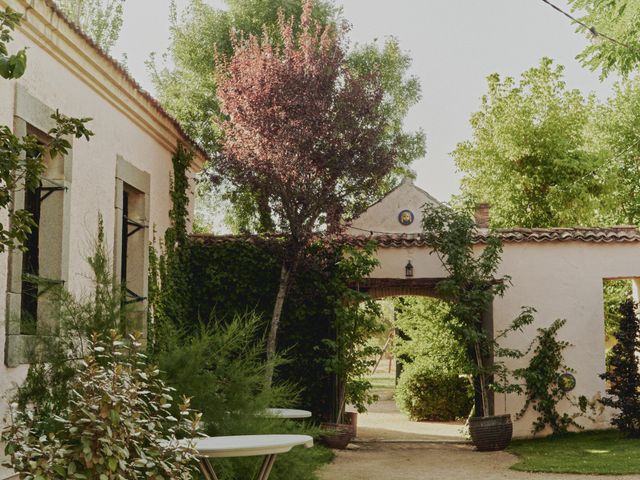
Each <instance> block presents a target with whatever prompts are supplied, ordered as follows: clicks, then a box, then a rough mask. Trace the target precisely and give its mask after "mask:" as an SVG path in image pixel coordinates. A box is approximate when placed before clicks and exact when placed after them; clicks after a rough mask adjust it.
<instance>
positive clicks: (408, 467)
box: [319, 442, 640, 480]
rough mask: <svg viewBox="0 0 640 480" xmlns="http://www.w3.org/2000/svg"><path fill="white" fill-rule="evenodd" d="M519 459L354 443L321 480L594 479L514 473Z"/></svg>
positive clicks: (457, 448) (458, 449)
mask: <svg viewBox="0 0 640 480" xmlns="http://www.w3.org/2000/svg"><path fill="white" fill-rule="evenodd" d="M515 462H516V457H514V456H513V455H511V454H509V453H506V452H488V453H481V452H476V451H474V450H473V447H471V446H470V445H464V444H453V443H449V444H442V443H424V442H422V443H416V442H413V443H409V442H406V443H396V442H394V443H388V442H387V443H385V442H370V443H356V444H352V445H351V446H350V447H349V448H348V449H347V450H344V451H339V452H337V455H336V459H335V461H334V462H333V463H331V464H330V465H326V466H325V467H323V468H322V469H321V471H320V472H319V478H320V480H338V479H349V480H467V479H470V480H471V479H482V480H504V479H509V480H583V479H590V480H593V479H594V476H593V475H559V474H547V473H527V472H516V471H514V470H510V469H509V467H510V466H511V465H513V464H514V463H515ZM597 479H598V480H631V479H634V480H638V479H640V475H629V476H601V475H598V476H597Z"/></svg>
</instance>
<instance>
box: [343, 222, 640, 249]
mask: <svg viewBox="0 0 640 480" xmlns="http://www.w3.org/2000/svg"><path fill="white" fill-rule="evenodd" d="M495 233H496V234H497V235H498V236H499V237H500V238H501V239H502V241H503V242H504V243H524V242H535V243H542V242H588V243H613V242H640V230H638V229H637V228H636V227H635V226H621V227H611V228H509V229H499V230H496V231H495ZM488 236H489V231H488V230H486V229H481V230H479V231H478V235H477V236H476V243H485V242H486V240H487V238H488ZM351 238H352V239H353V241H354V242H355V243H357V244H363V243H364V242H365V241H367V240H375V241H376V242H378V245H379V246H380V247H383V248H399V247H422V246H426V244H427V242H426V241H425V239H424V237H423V236H422V235H420V234H373V235H356V236H352V237H351Z"/></svg>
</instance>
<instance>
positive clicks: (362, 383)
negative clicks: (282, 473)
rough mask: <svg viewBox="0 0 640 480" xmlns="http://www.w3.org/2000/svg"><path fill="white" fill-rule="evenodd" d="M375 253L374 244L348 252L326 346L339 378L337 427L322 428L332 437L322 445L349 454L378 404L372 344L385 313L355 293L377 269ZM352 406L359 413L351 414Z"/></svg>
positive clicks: (332, 370) (342, 263)
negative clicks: (362, 418) (363, 416)
mask: <svg viewBox="0 0 640 480" xmlns="http://www.w3.org/2000/svg"><path fill="white" fill-rule="evenodd" d="M374 249H375V245H374V244H373V243H372V244H370V245H367V246H366V247H365V248H364V249H356V248H354V247H352V246H348V245H347V246H344V247H343V248H342V255H341V258H340V260H339V261H338V263H337V268H338V269H339V272H338V275H336V276H335V278H336V280H335V281H336V282H337V283H336V285H335V287H336V291H337V292H338V293H339V295H340V297H341V298H342V302H340V303H339V305H338V307H336V311H335V318H334V332H335V338H334V339H331V340H325V343H326V344H327V346H328V347H329V349H330V350H331V351H332V352H333V355H331V356H330V357H329V358H328V359H327V360H326V369H327V371H328V372H330V373H332V374H333V375H334V377H335V382H336V388H335V391H336V399H335V400H336V401H335V405H336V409H335V410H336V411H335V416H334V421H333V422H327V423H323V424H322V426H323V427H324V428H325V430H326V431H327V433H326V435H324V437H323V440H324V442H325V443H326V444H327V445H329V446H331V447H332V448H346V446H347V445H348V443H349V441H350V440H351V439H352V438H354V437H355V435H356V427H357V413H364V412H366V410H367V406H368V405H370V404H371V403H373V402H374V401H376V400H377V397H376V396H375V395H372V394H371V386H372V385H371V382H370V381H369V380H368V379H367V376H368V374H369V370H370V367H372V366H373V364H374V363H375V360H373V358H375V357H376V356H377V355H379V354H380V349H379V348H378V347H375V346H372V345H368V343H367V342H368V340H369V338H371V336H372V335H373V334H374V333H377V332H378V331H380V330H381V329H383V326H382V324H381V323H380V322H379V317H380V307H379V305H378V304H377V303H376V302H375V301H374V300H373V299H371V297H369V296H368V295H367V294H366V293H364V292H362V291H360V290H358V289H354V288H352V286H353V285H354V284H357V282H358V281H360V280H361V279H362V278H364V277H366V276H367V275H368V274H369V273H370V272H371V271H372V270H373V268H374V267H375V266H376V260H375V258H374V257H373V252H374ZM347 405H351V406H353V407H354V408H355V410H356V411H357V412H346V406H347Z"/></svg>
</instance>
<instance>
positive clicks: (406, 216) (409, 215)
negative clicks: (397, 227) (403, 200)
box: [398, 210, 415, 226]
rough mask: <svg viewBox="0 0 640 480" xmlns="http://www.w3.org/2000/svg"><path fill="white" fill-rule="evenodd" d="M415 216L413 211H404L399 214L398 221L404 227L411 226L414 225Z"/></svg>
mask: <svg viewBox="0 0 640 480" xmlns="http://www.w3.org/2000/svg"><path fill="white" fill-rule="evenodd" d="M414 218H415V217H414V215H413V212H412V211H411V210H402V211H401V212H400V213H399V214H398V221H399V222H400V223H401V224H402V225H405V226H406V225H411V224H412V223H413V220H414Z"/></svg>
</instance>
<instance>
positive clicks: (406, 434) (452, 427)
mask: <svg viewBox="0 0 640 480" xmlns="http://www.w3.org/2000/svg"><path fill="white" fill-rule="evenodd" d="M393 392H394V391H393V389H392V388H384V387H383V388H380V387H378V388H374V389H373V393H375V394H377V395H378V396H379V400H378V401H377V402H376V403H374V404H373V405H371V406H370V407H369V411H368V412H367V413H366V414H361V415H359V416H358V417H359V418H358V441H366V442H372V441H374V442H375V441H388V442H399V441H431V442H463V441H464V436H463V434H462V429H463V422H446V423H445V422H412V421H410V420H409V418H408V417H407V416H406V415H405V414H403V413H402V412H400V410H399V409H398V407H397V406H396V402H395V400H394V399H393Z"/></svg>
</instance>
